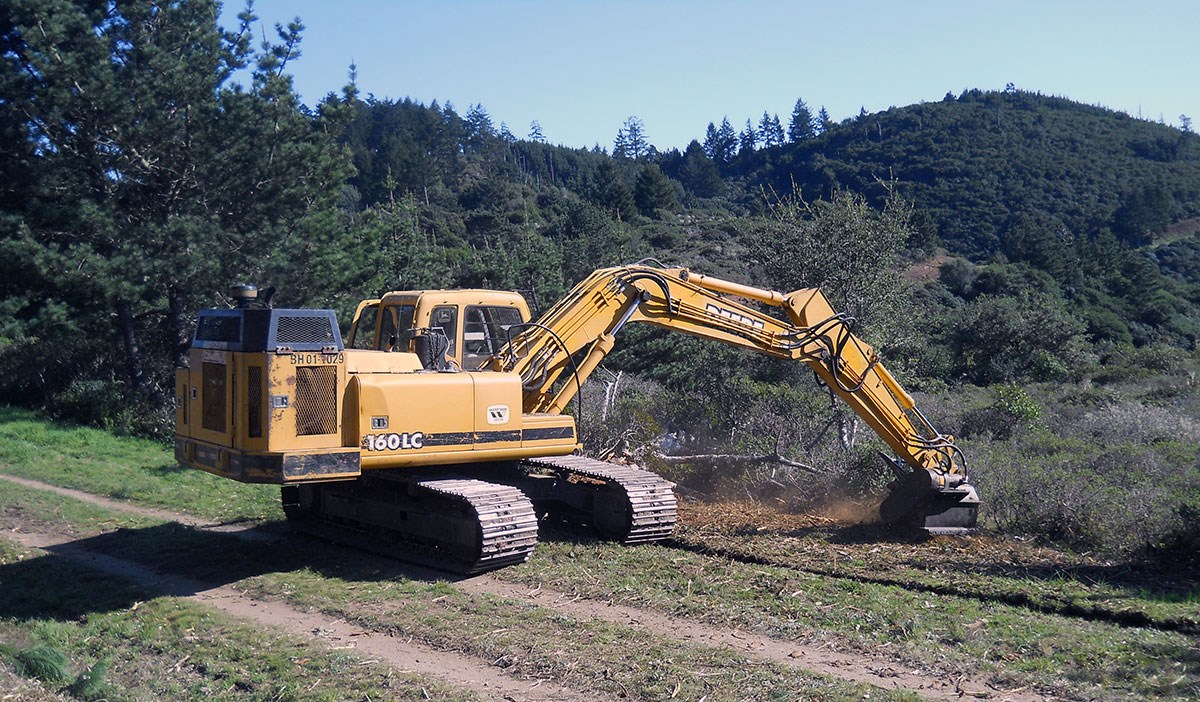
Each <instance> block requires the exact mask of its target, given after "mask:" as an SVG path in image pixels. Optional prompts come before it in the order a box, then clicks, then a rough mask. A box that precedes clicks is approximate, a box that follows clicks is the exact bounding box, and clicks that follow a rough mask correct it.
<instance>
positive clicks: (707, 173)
mask: <svg viewBox="0 0 1200 702" xmlns="http://www.w3.org/2000/svg"><path fill="white" fill-rule="evenodd" d="M709 126H710V127H712V130H713V138H714V139H715V138H716V131H717V129H716V127H715V126H713V125H711V124H710V125H709ZM679 177H680V178H681V179H682V181H683V186H684V187H685V188H686V189H687V190H688V192H690V193H692V194H693V195H695V196H696V197H715V196H717V195H719V194H720V193H721V188H722V186H723V185H724V183H723V181H722V180H721V174H720V173H719V172H718V171H717V166H716V164H715V163H713V161H712V159H711V158H709V157H708V155H707V153H706V152H705V150H704V147H702V146H700V142H698V141H696V140H694V139H693V140H692V142H691V143H689V144H688V146H687V149H686V150H685V151H684V152H683V165H682V166H680V168H679Z"/></svg>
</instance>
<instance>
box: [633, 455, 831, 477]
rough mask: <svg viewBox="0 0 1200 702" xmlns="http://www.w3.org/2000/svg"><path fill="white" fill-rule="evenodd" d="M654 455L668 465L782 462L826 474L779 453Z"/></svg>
mask: <svg viewBox="0 0 1200 702" xmlns="http://www.w3.org/2000/svg"><path fill="white" fill-rule="evenodd" d="M654 457H655V458H657V459H658V460H660V461H662V462H663V463H666V464H668V465H680V464H683V463H704V464H708V465H720V464H726V465H739V466H744V465H755V464H758V463H780V464H782V465H785V466H788V467H789V468H799V469H800V470H803V471H807V472H809V473H812V474H813V475H824V474H825V471H823V470H820V469H819V468H814V467H813V466H810V465H808V464H807V463H801V462H799V461H794V460H792V459H790V458H787V457H785V456H780V455H779V454H778V453H771V454H763V455H761V456H743V455H738V454H727V453H704V454H695V455H691V456H667V455H665V454H661V453H655V454H654Z"/></svg>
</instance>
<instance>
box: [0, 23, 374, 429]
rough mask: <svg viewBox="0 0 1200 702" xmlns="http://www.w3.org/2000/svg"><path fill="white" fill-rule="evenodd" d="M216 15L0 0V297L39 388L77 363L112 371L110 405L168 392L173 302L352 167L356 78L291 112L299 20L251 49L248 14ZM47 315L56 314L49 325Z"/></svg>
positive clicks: (177, 341)
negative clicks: (0, 6) (340, 141)
mask: <svg viewBox="0 0 1200 702" xmlns="http://www.w3.org/2000/svg"><path fill="white" fill-rule="evenodd" d="M98 8H99V9H98ZM217 14H218V13H217V5H216V3H215V2H213V1H211V0H178V1H177V2H171V3H166V4H164V3H160V2H153V1H152V0H127V1H126V2H121V3H102V4H101V5H95V4H89V3H75V2H68V1H66V0H9V2H7V3H6V5H5V10H4V21H0V46H3V47H6V50H5V51H4V52H3V53H2V59H0V95H3V96H4V98H3V99H2V100H0V122H3V124H4V126H3V127H0V130H3V131H2V134H3V136H2V137H0V138H3V139H4V144H3V147H4V151H5V153H6V156H5V158H4V159H0V161H3V163H4V165H0V169H3V175H4V177H5V180H4V182H5V186H4V188H3V190H4V191H5V192H4V194H3V195H0V220H4V221H6V223H7V224H8V225H10V226H6V227H4V233H3V234H0V308H2V309H4V310H5V312H6V315H9V316H10V318H11V319H13V321H14V322H16V323H17V324H18V325H20V326H21V327H22V329H23V331H21V332H20V335H19V336H20V339H21V341H20V342H19V343H16V344H10V345H8V348H6V354H8V357H9V359H10V360H15V359H17V358H26V357H27V358H28V359H29V360H30V363H31V364H32V365H30V366H29V367H28V368H26V371H25V374H26V375H28V376H29V377H38V378H40V380H39V383H38V387H37V388H36V392H37V393H38V394H40V393H53V392H55V391H59V390H62V389H63V388H64V387H66V386H68V385H71V384H72V383H79V382H82V381H83V380H85V376H83V375H81V374H82V373H85V372H87V373H91V374H93V375H92V376H91V377H92V378H96V377H108V378H116V379H118V383H117V384H116V385H111V386H109V388H108V391H107V392H106V393H105V394H107V395H108V396H109V399H107V400H106V401H108V402H116V403H118V404H119V403H120V401H121V400H120V399H119V398H120V394H121V393H122V392H131V393H134V394H136V395H137V396H138V397H139V399H138V400H137V401H136V403H135V402H134V401H133V400H130V405H131V406H132V405H134V404H136V406H139V407H147V408H150V407H151V406H152V405H153V401H154V399H155V398H163V397H165V396H168V395H169V394H170V393H171V388H172V383H173V380H172V378H171V369H172V367H173V366H174V365H175V363H177V362H178V361H179V360H180V359H181V358H182V354H183V351H184V349H185V347H186V344H187V341H188V330H187V328H186V323H187V320H188V315H190V314H192V313H193V312H194V310H195V309H197V308H198V307H201V306H202V305H203V304H204V303H207V304H210V305H211V304H212V302H213V295H214V292H215V291H219V290H224V289H225V287H226V285H227V284H228V283H229V282H230V281H231V280H233V279H235V278H241V277H244V276H251V277H256V276H258V275H262V274H263V272H264V271H265V270H267V269H268V268H269V267H270V266H271V265H272V261H273V260H278V259H280V258H287V257H291V256H295V255H297V253H298V252H299V251H300V247H301V245H303V246H312V245H314V244H315V243H316V242H317V241H319V240H320V238H321V237H323V236H326V235H327V234H330V233H333V232H335V231H337V230H336V228H332V229H326V228H325V227H326V225H327V224H328V225H331V226H332V225H333V223H331V222H330V220H328V219H326V218H325V216H326V215H327V214H328V213H330V212H332V211H333V208H334V206H335V200H336V198H337V196H338V194H339V190H340V186H341V184H342V183H343V182H344V181H345V178H346V177H347V175H348V169H349V163H348V159H347V158H346V154H345V153H344V152H343V150H342V148H341V147H339V146H337V145H336V144H335V142H334V136H333V135H334V134H337V133H338V132H339V131H340V129H341V125H342V124H344V123H345V121H346V120H348V119H349V118H350V116H352V115H353V114H354V112H355V111H357V110H358V109H359V107H360V106H359V105H358V103H357V102H356V100H355V98H354V96H353V92H352V91H348V92H347V93H345V94H344V98H338V97H337V96H335V95H332V94H331V96H330V97H329V98H327V99H326V100H325V101H324V102H323V103H322V104H321V105H320V106H319V107H318V109H317V111H316V113H315V114H309V113H307V112H306V111H305V110H304V109H303V107H302V105H301V104H300V102H299V99H298V97H297V96H296V94H295V92H294V91H293V89H292V82H291V77H290V76H289V75H288V74H287V72H286V70H287V68H288V64H289V62H290V61H291V60H293V59H295V58H296V57H297V56H298V55H299V46H300V35H301V32H302V31H303V26H302V25H301V24H300V23H299V21H293V22H291V23H289V24H288V25H286V26H284V27H279V28H278V32H277V34H278V36H277V38H276V42H277V43H268V44H266V45H265V46H264V48H263V49H262V50H260V51H254V50H253V49H252V48H251V46H252V36H253V31H252V25H253V23H254V21H255V19H256V18H255V17H254V16H253V15H252V14H251V13H250V12H249V11H248V10H247V11H243V12H242V13H241V14H239V15H238V17H239V25H238V26H237V27H235V28H234V29H233V30H230V31H222V30H221V29H220V28H219V27H218V26H217ZM17 48H19V50H16V49H17ZM245 69H249V74H248V75H247V80H246V83H247V84H246V85H245V86H244V87H240V86H231V85H229V84H227V80H228V79H229V77H230V76H231V75H233V74H234V73H236V72H238V71H242V70H245ZM14 136H15V137H17V138H15V139H14V138H13V137H14ZM16 175H20V176H21V180H19V181H17V180H13V179H12V178H13V177H14V176H16ZM47 203H54V205H53V207H47V206H46V204H47ZM289 234H290V235H291V236H290V239H288V238H285V236H286V235H289ZM285 242H289V243H288V244H286V245H285ZM12 261H20V264H19V265H20V266H21V270H22V271H23V272H22V273H21V275H20V277H19V278H18V279H16V280H15V281H14V279H13V277H11V276H9V275H8V274H9V272H10V271H9V270H8V268H9V267H10V266H11V265H13V264H12V263H11V262H12ZM6 262H9V263H6ZM49 313H54V314H56V315H58V316H59V317H60V318H61V319H62V320H65V321H64V323H59V324H57V325H55V326H53V327H45V326H44V324H45V323H46V321H47V320H48V318H47V317H46V315H47V314H49ZM47 331H52V333H46V332H47ZM10 338H11V337H10ZM37 359H40V360H37ZM3 382H4V383H5V386H6V388H7V389H6V391H5V394H6V395H8V390H11V389H12V386H11V385H10V382H11V379H10V378H7V377H6V378H4V379H3ZM33 397H36V395H35V396H33Z"/></svg>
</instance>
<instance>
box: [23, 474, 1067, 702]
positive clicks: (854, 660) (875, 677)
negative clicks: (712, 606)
mask: <svg viewBox="0 0 1200 702" xmlns="http://www.w3.org/2000/svg"><path fill="white" fill-rule="evenodd" d="M0 479H3V480H10V481H12V482H15V483H18V484H20V485H23V486H25V487H29V488H33V489H42V490H48V491H51V492H54V493H56V494H59V495H63V496H66V497H72V498H75V499H78V500H81V501H84V502H88V503H91V504H94V505H97V506H102V507H106V508H109V509H113V510H116V511H121V512H126V513H132V514H138V515H141V516H146V517H152V518H156V519H162V520H164V521H174V522H178V523H180V524H185V525H187V526H190V527H193V528H197V529H203V530H213V531H219V532H222V533H227V534H230V535H232V536H235V537H238V538H249V539H253V540H256V541H260V540H264V539H269V540H272V541H276V540H277V541H280V542H284V541H287V540H288V536H289V534H288V532H284V531H280V532H278V533H277V534H264V533H263V532H261V531H257V532H254V531H251V529H252V528H253V526H252V525H246V524H244V523H242V524H237V523H234V524H230V523H218V522H213V521H208V520H204V519H201V518H197V517H194V516H189V515H183V514H178V513H175V512H171V511H168V510H162V509H156V508H151V507H144V506H141V505H134V504H130V503H128V502H123V501H119V500H114V499H111V498H107V497H101V496H98V495H94V494H92V493H88V492H84V491H81V490H75V489H71V488H63V487H58V486H54V485H49V484H46V483H42V482H40V481H36V480H30V479H28V478H15V477H13V476H9V475H4V474H0ZM9 536H10V538H12V537H14V536H15V537H17V538H18V540H19V539H21V538H26V537H30V538H32V535H28V534H26V535H12V534H10V535H9ZM41 538H46V539H51V540H53V537H41ZM39 548H40V547H39ZM55 549H56V550H55V551H54V552H55V553H58V554H61V555H68V554H69V553H70V552H71V551H72V548H71V545H70V543H69V540H68V539H66V538H62V539H60V541H59V543H57V544H55ZM74 551H76V552H78V555H79V557H80V558H82V557H84V556H87V557H89V558H90V557H95V558H96V559H97V560H98V562H100V563H111V564H112V565H113V567H118V566H120V567H127V568H129V569H130V572H136V573H140V574H142V575H144V576H146V578H148V579H149V582H155V581H154V579H155V578H157V579H159V580H161V581H162V582H165V583H172V582H174V583H178V584H183V583H187V584H186V585H184V586H183V587H182V589H181V590H180V591H181V592H186V591H187V590H188V589H189V587H195V588H199V590H193V592H199V591H203V592H217V591H220V592H222V595H221V596H220V597H215V598H213V599H212V600H203V601H207V602H209V603H210V604H212V603H216V602H222V601H229V599H228V598H229V597H233V598H237V602H239V603H240V604H239V605H238V607H239V608H242V609H249V611H251V613H252V614H262V613H263V612H268V611H270V610H271V609H272V608H279V611H280V612H283V614H282V615H281V616H283V618H284V621H294V620H295V619H296V618H297V617H300V618H305V617H307V618H309V619H311V620H313V621H319V622H325V623H326V624H314V625H312V626H308V627H307V628H305V627H304V626H300V628H299V629H297V630H296V631H295V632H293V633H299V634H301V635H308V636H314V634H313V632H314V631H323V630H324V629H322V627H323V626H326V625H331V624H333V623H337V622H340V623H341V626H342V627H343V628H344V629H347V630H348V629H353V630H354V631H355V632H357V634H355V636H356V639H355V640H356V641H357V642H358V648H359V650H366V649H364V648H363V645H362V644H363V643H365V642H370V641H374V640H375V639H387V640H390V641H392V642H395V641H396V640H395V639H391V638H390V637H388V636H387V635H386V634H383V633H380V632H364V631H363V630H362V629H361V627H357V626H354V625H351V624H348V623H346V622H345V621H344V620H339V619H335V618H331V617H328V616H326V615H320V614H309V613H305V612H301V611H299V610H295V609H294V608H291V607H289V606H288V605H286V604H282V603H279V602H274V601H266V600H258V599H254V598H251V597H248V596H245V595H242V594H241V593H240V592H238V591H236V590H234V589H232V588H230V587H226V586H210V585H207V584H203V583H197V582H195V581H189V580H188V579H186V578H182V577H180V576H174V575H169V574H162V573H157V572H156V571H151V570H149V569H146V568H144V567H143V566H139V565H137V564H134V563H131V562H127V561H120V560H119V559H115V558H113V557H111V556H107V555H104V554H98V553H92V552H84V550H83V549H80V548H78V547H76V548H75V549H74ZM354 557H355V559H356V560H359V561H365V560H367V559H373V560H376V561H378V562H380V563H381V564H383V565H386V567H387V568H390V569H391V570H392V571H393V572H396V573H397V574H399V575H403V576H405V577H409V578H413V579H419V580H447V579H448V578H449V582H451V584H453V586H454V587H455V588H457V589H459V590H461V591H463V592H465V593H468V594H473V595H492V596H497V597H502V598H507V599H511V600H516V601H519V602H525V603H528V604H531V605H535V606H539V607H546V608H550V609H554V610H556V611H559V612H562V613H564V614H567V615H570V616H573V617H577V618H593V619H599V620H604V621H608V622H611V623H616V624H620V625H625V626H631V627H634V628H638V629H642V630H645V631H647V632H648V633H651V634H654V635H659V636H662V637H665V638H669V639H674V640H678V641H682V642H687V643H691V644H693V645H699V646H708V647H715V648H720V649H724V650H728V651H731V652H736V653H737V654H739V655H743V656H747V657H751V658H757V659H760V660H766V661H770V662H772V663H776V664H781V665H784V666H787V667H791V668H795V669H799V670H804V671H808V672H812V673H817V674H821V675H826V676H829V677H831V678H836V679H839V680H844V681H848V682H854V683H865V684H869V685H874V686H876V687H880V688H884V689H902V690H908V691H911V692H913V693H915V694H917V695H918V696H920V697H921V698H923V699H929V700H962V699H964V698H976V699H991V700H1003V701H1006V702H1041V701H1043V700H1048V699H1053V698H1052V697H1044V696H1042V695H1038V694H1036V693H1033V692H1030V691H1028V690H1023V689H1022V690H1000V689H997V688H994V687H992V686H990V685H988V684H987V683H986V682H983V681H979V680H974V679H971V678H970V677H968V676H959V677H957V678H949V677H947V676H938V675H935V674H928V673H924V672H922V671H918V670H912V669H911V668H909V667H907V666H905V665H904V664H903V663H901V662H899V661H896V660H894V659H888V658H885V657H878V658H876V657H871V656H867V655H862V654H850V653H843V652H838V651H834V650H831V649H828V648H824V647H819V646H813V645H807V644H801V643H796V642H789V641H785V640H781V639H775V638H771V637H768V636H763V635H760V634H755V633H751V632H743V631H739V630H735V629H722V628H718V627H714V626H710V625H705V624H700V623H696V622H694V621H692V620H688V619H685V618H681V617H675V616H672V615H669V614H664V613H661V612H657V611H653V610H647V609H639V608H636V607H631V606H627V605H621V604H616V603H612V602H604V601H600V600H594V599H587V598H583V597H581V596H578V595H575V594H572V593H566V592H561V591H557V590H553V589H551V588H546V587H542V586H539V587H537V588H530V587H528V586H524V585H519V584H515V583H511V582H508V581H505V580H502V579H500V578H499V577H498V576H496V575H495V574H485V575H482V576H476V577H473V578H454V577H452V576H448V575H447V574H446V573H443V572H441V571H437V570H433V569H430V568H425V567H422V566H417V565H410V564H398V563H396V562H395V561H393V560H391V559H385V558H382V557H380V556H376V555H372V554H369V553H359V552H356V553H355V555H354ZM774 565H777V564H774ZM127 577H128V576H127ZM251 618H252V619H254V620H255V621H260V622H262V623H264V624H270V623H272V621H273V620H272V619H271V618H270V617H269V616H267V617H262V618H259V617H251ZM331 630H333V631H341V630H340V629H338V630H334V629H331ZM351 633H352V632H346V631H343V633H340V634H337V635H338V636H340V637H342V638H345V637H347V636H350V635H351ZM406 646H408V647H410V648H402V649H401V650H402V651H413V652H416V651H422V652H424V653H423V655H424V656H425V657H427V658H437V657H439V656H449V657H452V658H454V659H462V660H463V661H464V662H463V663H461V664H460V665H462V666H463V669H472V668H474V669H480V668H481V666H482V664H481V663H480V662H479V661H478V660H476V659H470V658H467V657H465V656H461V655H458V654H452V653H447V652H444V651H440V650H437V649H432V648H429V647H426V646H422V645H420V644H413V643H409V644H406ZM372 655H380V656H381V657H384V656H383V654H374V653H373V654H372ZM415 657H416V654H415V653H413V654H401V655H400V658H399V660H401V661H408V662H405V663H403V664H404V665H409V666H410V667H409V668H406V669H412V670H417V668H412V667H411V665H412V664H411V662H410V658H412V659H415ZM387 660H389V662H392V659H391V658H387ZM434 667H435V668H436V666H434ZM487 667H488V668H490V666H487ZM451 670H452V671H453V670H455V669H454V668H452V669H451ZM489 672H491V673H492V675H497V676H499V679H500V680H504V681H509V682H510V683H511V680H512V678H511V677H508V676H504V675H503V674H500V673H498V672H494V669H492V671H489ZM435 674H436V673H435ZM451 682H454V681H453V680H451ZM471 687H472V689H478V688H477V687H475V685H471ZM546 688H547V686H545V685H543V686H542V687H539V688H538V690H541V691H542V694H545V693H546V692H551V690H550V689H546ZM484 689H485V690H486V689H489V687H488V686H487V685H485V686H484ZM491 689H496V688H491ZM552 691H553V694H550V696H548V697H544V698H543V697H529V696H526V697H518V698H515V699H529V700H537V699H562V700H573V699H592V698H591V697H586V696H585V697H580V696H578V695H577V693H574V692H572V691H569V690H567V689H566V688H559V689H557V690H552ZM505 694H511V693H505ZM521 694H523V695H525V694H528V691H522V692H521ZM500 699H510V698H509V697H501V698H500Z"/></svg>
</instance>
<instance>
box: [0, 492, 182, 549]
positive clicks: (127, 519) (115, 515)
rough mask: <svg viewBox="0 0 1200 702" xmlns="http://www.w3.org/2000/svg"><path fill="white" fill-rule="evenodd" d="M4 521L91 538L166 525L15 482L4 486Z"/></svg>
mask: <svg viewBox="0 0 1200 702" xmlns="http://www.w3.org/2000/svg"><path fill="white" fill-rule="evenodd" d="M0 485H2V486H3V490H0V520H3V522H4V523H6V524H11V525H15V526H17V527H18V528H20V529H23V530H24V531H37V532H44V533H59V532H62V531H64V530H66V531H69V532H70V533H72V534H78V535H81V536H90V535H94V534H101V533H104V532H108V531H112V530H114V529H121V528H126V529H132V528H137V527H145V526H152V525H155V524H162V521H161V520H158V519H152V518H150V517H143V516H141V515H138V514H131V513H129V512H117V511H114V510H111V509H107V508H105V507H100V506H98V505H93V504H90V503H87V502H83V501H81V500H76V499H72V498H69V497H63V496H61V495H56V494H54V493H52V492H47V491H45V490H38V489H37V488H30V487H25V486H24V485H17V484H15V483H8V482H3V483H0Z"/></svg>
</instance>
